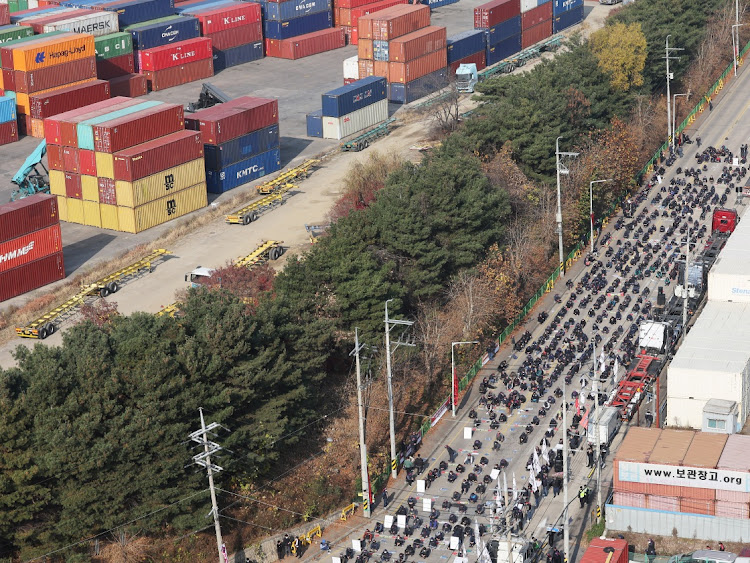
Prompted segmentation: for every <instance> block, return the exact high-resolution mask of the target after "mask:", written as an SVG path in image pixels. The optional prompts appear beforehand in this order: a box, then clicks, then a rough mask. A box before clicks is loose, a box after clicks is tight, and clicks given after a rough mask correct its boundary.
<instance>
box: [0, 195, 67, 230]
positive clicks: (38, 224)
mask: <svg viewBox="0 0 750 563" xmlns="http://www.w3.org/2000/svg"><path fill="white" fill-rule="evenodd" d="M58 223H60V216H59V215H58V213H57V197H55V196H53V195H49V194H35V195H32V196H29V197H25V198H23V199H19V200H18V201H14V202H11V203H6V204H4V205H0V242H5V241H8V240H12V239H14V238H18V237H20V236H23V235H27V234H29V233H33V232H34V231H38V230H40V229H46V228H47V227H51V226H52V225H57V224H58Z"/></svg>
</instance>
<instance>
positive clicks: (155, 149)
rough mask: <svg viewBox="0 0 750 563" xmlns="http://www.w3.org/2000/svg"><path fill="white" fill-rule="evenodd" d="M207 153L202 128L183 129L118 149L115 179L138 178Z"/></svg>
mask: <svg viewBox="0 0 750 563" xmlns="http://www.w3.org/2000/svg"><path fill="white" fill-rule="evenodd" d="M202 156H203V137H202V136H201V133H200V132H199V131H179V132H177V133H172V134H171V135H167V136H165V137H161V138H160V139H155V140H153V141H149V142H148V143H143V144H141V145H137V146H135V147H130V148H129V149H125V150H124V151H120V152H117V153H115V155H114V170H115V180H124V181H126V182H134V181H136V180H139V179H141V178H145V177H146V176H150V175H151V174H156V173H157V172H161V171H162V170H166V169H167V168H172V167H173V166H177V165H179V164H182V163H184V162H188V161H191V160H195V159H196V158H201V157H202Z"/></svg>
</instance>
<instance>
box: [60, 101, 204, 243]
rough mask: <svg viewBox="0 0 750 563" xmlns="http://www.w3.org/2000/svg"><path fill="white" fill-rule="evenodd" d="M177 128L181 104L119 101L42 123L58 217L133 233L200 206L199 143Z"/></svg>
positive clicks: (201, 163) (181, 121) (201, 168)
mask: <svg viewBox="0 0 750 563" xmlns="http://www.w3.org/2000/svg"><path fill="white" fill-rule="evenodd" d="M184 125H185V124H184V114H183V109H182V106H180V105H176V104H167V103H163V102H157V101H149V102H141V101H138V100H133V99H130V98H125V97H116V98H112V99H111V100H107V101H104V102H99V103H95V104H91V105H89V106H85V107H82V108H79V109H76V110H73V111H70V112H66V113H62V114H59V115H56V116H54V117H52V118H49V119H46V120H45V135H46V139H47V160H48V163H49V168H50V175H49V177H50V193H52V194H53V195H56V196H57V197H58V203H59V207H60V217H61V219H62V220H64V221H68V222H70V223H79V224H84V225H89V226H92V227H101V228H105V229H112V230H115V231H124V232H128V233H138V232H141V231H144V230H146V229H149V228H151V227H154V226H156V225H160V224H162V223H165V222H167V221H170V220H172V219H176V218H177V217H180V216H182V215H185V214H187V213H190V212H192V211H195V210H197V209H200V208H201V207H205V206H206V205H207V195H206V173H205V163H204V159H203V141H202V138H201V136H200V134H196V133H195V132H192V131H186V130H185V128H184Z"/></svg>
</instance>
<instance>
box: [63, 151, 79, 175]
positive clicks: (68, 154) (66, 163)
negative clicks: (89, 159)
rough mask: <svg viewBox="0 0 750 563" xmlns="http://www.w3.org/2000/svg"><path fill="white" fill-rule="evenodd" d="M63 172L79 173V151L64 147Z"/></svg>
mask: <svg viewBox="0 0 750 563" xmlns="http://www.w3.org/2000/svg"><path fill="white" fill-rule="evenodd" d="M62 157H63V170H64V171H65V172H75V173H78V172H79V166H78V149H76V148H73V147H63V149H62Z"/></svg>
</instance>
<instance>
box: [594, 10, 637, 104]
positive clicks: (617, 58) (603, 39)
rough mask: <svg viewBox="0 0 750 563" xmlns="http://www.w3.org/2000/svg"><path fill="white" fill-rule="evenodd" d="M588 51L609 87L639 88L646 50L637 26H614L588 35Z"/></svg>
mask: <svg viewBox="0 0 750 563" xmlns="http://www.w3.org/2000/svg"><path fill="white" fill-rule="evenodd" d="M591 50H592V51H593V52H594V55H596V58H597V60H598V61H599V68H600V69H601V70H602V72H604V73H606V74H607V75H608V76H609V77H610V82H611V84H612V87H613V88H616V89H618V90H622V91H624V92H627V91H628V90H630V88H631V87H638V86H642V85H643V69H644V67H645V66H646V55H647V48H646V36H645V35H644V34H643V31H642V30H641V24H640V23H631V24H624V23H615V24H612V25H608V26H606V27H605V28H603V29H600V30H599V31H596V32H594V33H592V34H591Z"/></svg>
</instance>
